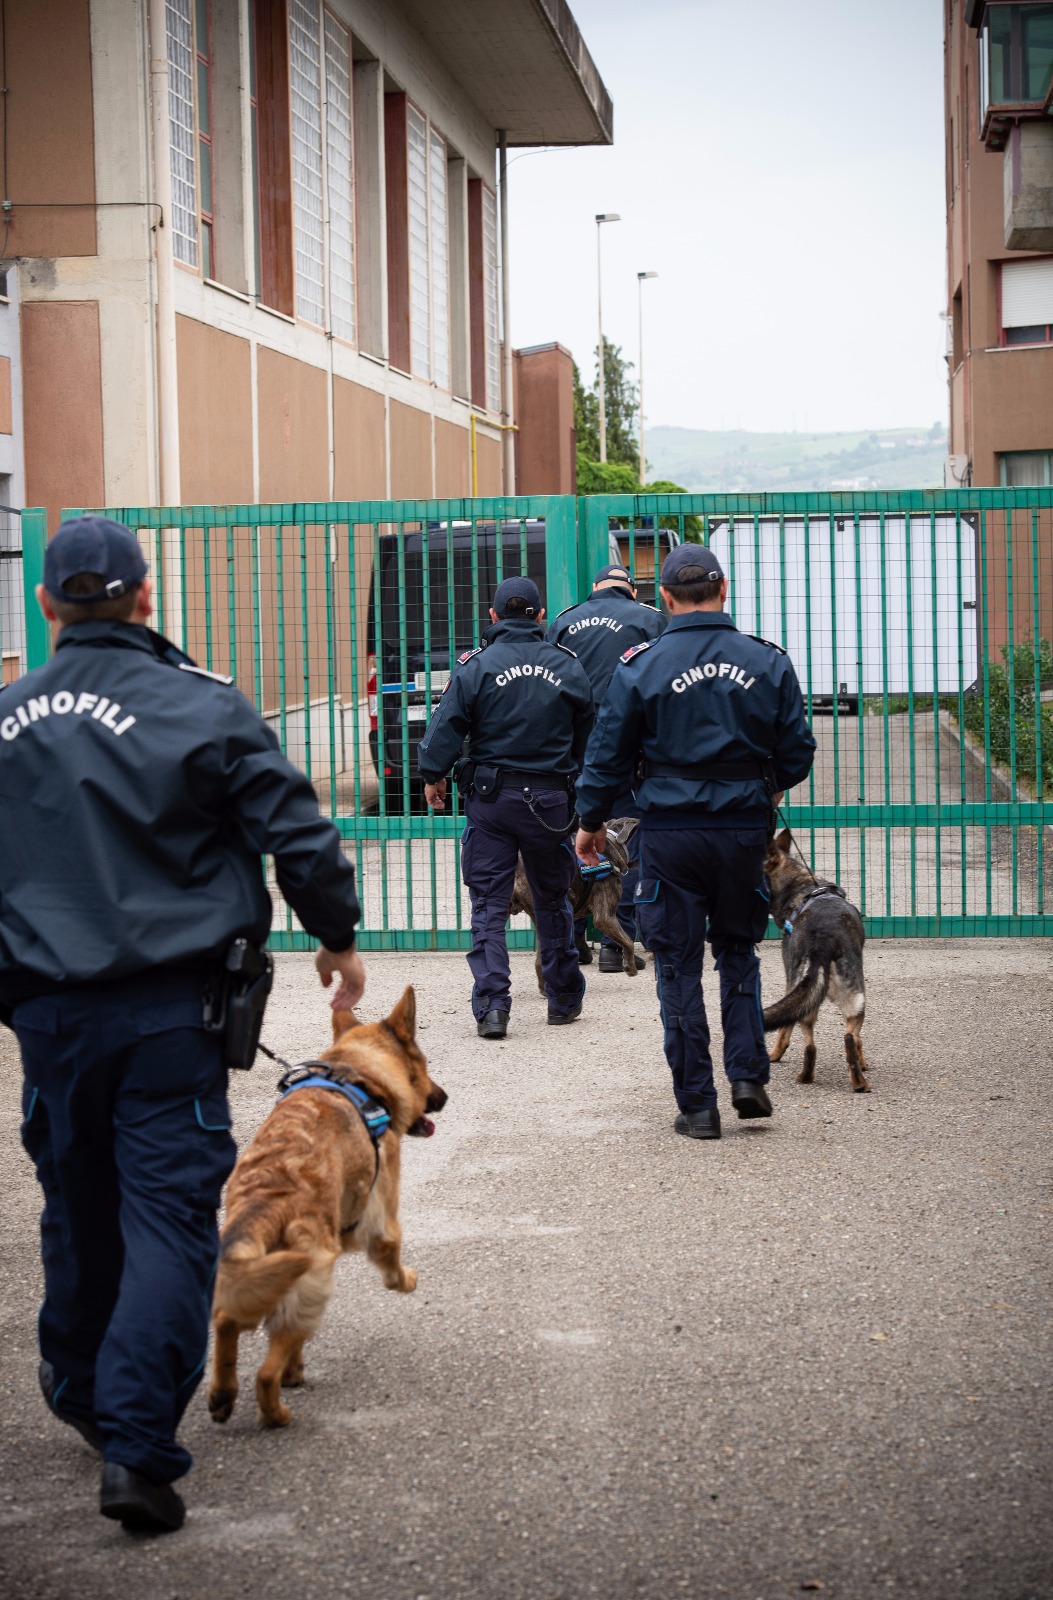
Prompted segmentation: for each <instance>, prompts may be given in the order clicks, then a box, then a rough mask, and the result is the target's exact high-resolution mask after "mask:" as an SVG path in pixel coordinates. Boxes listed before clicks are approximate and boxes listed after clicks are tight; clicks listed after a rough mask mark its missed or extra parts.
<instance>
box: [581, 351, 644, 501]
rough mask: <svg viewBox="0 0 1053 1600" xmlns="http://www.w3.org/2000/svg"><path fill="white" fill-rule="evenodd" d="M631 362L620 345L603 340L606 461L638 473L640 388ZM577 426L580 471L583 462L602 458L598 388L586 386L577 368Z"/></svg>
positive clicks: (596, 460) (597, 460)
mask: <svg viewBox="0 0 1053 1600" xmlns="http://www.w3.org/2000/svg"><path fill="white" fill-rule="evenodd" d="M631 371H632V362H631V361H626V360H624V359H623V357H622V352H621V346H620V345H616V344H611V343H610V341H609V340H608V339H604V341H603V381H604V397H603V398H604V412H605V420H606V424H607V462H608V464H614V463H620V464H622V465H624V466H628V467H632V469H633V471H634V473H635V474H636V475H637V477H639V473H640V452H639V449H638V448H637V441H636V418H637V414H638V398H637V388H636V385H635V383H633V382H632V381H631V379H630V377H629V374H630V372H631ZM574 428H575V431H576V433H577V444H578V462H579V468H578V470H579V473H580V472H581V468H582V464H583V463H587V462H597V463H598V462H599V460H600V401H599V393H598V390H597V389H596V388H592V389H586V388H585V386H584V384H583V383H582V381H581V374H580V372H579V371H578V369H577V366H575V368H574Z"/></svg>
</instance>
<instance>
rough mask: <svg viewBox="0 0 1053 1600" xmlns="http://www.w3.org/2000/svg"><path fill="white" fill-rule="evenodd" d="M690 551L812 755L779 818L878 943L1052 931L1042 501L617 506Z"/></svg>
mask: <svg viewBox="0 0 1053 1600" xmlns="http://www.w3.org/2000/svg"><path fill="white" fill-rule="evenodd" d="M583 517H584V527H583V542H584V544H585V546H586V549H587V552H588V557H589V558H590V559H598V557H599V555H600V553H601V551H602V550H603V549H604V547H605V542H606V540H607V538H608V537H609V534H610V532H611V530H612V529H615V530H617V531H618V536H619V538H620V539H621V540H622V541H623V543H627V544H630V545H631V544H632V541H633V540H634V538H639V537H640V535H641V533H642V535H643V537H644V539H645V540H646V541H647V544H648V546H650V545H651V544H652V543H653V540H654V538H655V532H654V530H655V527H656V525H657V528H658V530H659V531H658V537H659V539H661V538H662V537H663V536H664V537H665V538H667V539H668V538H669V537H676V536H677V535H680V536H687V537H694V538H699V539H702V540H703V541H704V542H706V543H707V544H710V545H711V546H712V547H713V549H714V550H715V552H716V553H717V555H718V556H719V558H720V560H721V564H722V566H723V568H724V571H725V573H726V574H727V576H728V580H729V600H728V607H729V610H730V612H731V614H732V616H733V617H734V619H735V622H736V624H737V625H738V626H739V627H740V628H742V629H744V630H745V631H747V632H750V633H757V634H760V635H762V636H764V637H766V638H768V639H771V640H773V641H774V642H775V643H777V644H779V645H781V646H782V648H784V649H786V650H787V651H788V652H789V654H790V656H791V658H792V659H793V662H794V665H795V667H796V668H797V672H798V675H799V677H800V680H801V685H802V689H803V691H804V696H805V702H806V706H807V710H808V714H809V719H810V721H811V722H812V725H813V728H814V731H815V734H816V738H817V741H818V750H817V755H816V761H815V767H814V769H813V772H812V774H811V776H810V778H809V779H808V782H807V783H806V784H803V785H801V786H800V788H799V789H797V790H795V791H793V792H792V794H791V796H790V804H789V805H788V807H787V808H786V809H787V815H788V818H789V820H790V823H791V825H792V827H793V829H794V831H795V833H796V834H797V835H798V837H799V839H800V842H801V843H802V845H803V847H804V850H805V854H806V855H807V856H808V857H809V859H810V861H811V862H812V864H813V866H814V869H815V870H816V871H817V872H819V873H821V874H823V875H826V876H829V877H831V878H834V879H835V880H836V881H838V882H840V883H842V884H844V886H845V887H846V889H847V890H848V892H849V894H850V896H851V897H852V898H853V899H854V900H855V901H856V902H857V903H858V904H859V905H860V907H861V909H862V910H863V911H864V913H865V915H866V919H867V928H868V930H869V931H870V932H871V933H872V934H876V935H903V934H911V935H937V934H942V935H949V934H990V935H1006V934H1024V933H1045V934H1049V933H1053V886H1051V885H1050V881H1049V878H1050V872H1049V867H1050V863H1051V861H1053V850H1051V846H1053V656H1051V641H1053V490H1050V489H1018V490H967V491H953V492H946V493H943V492H937V491H912V492H907V493H901V494H877V493H851V494H825V495H823V494H808V495H805V494H792V495H791V494H788V495H675V496H664V495H662V496H656V495H638V496H630V495H619V496H599V495H597V496H590V497H589V498H588V500H586V501H585V502H584V512H583Z"/></svg>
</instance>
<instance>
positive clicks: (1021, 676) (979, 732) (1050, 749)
mask: <svg viewBox="0 0 1053 1600" xmlns="http://www.w3.org/2000/svg"><path fill="white" fill-rule="evenodd" d="M1001 653H1002V661H1003V663H1004V664H1003V665H1002V666H998V665H997V664H996V665H993V666H992V667H991V668H990V669H989V671H988V694H987V705H988V712H989V716H990V723H991V757H992V759H993V760H995V761H997V762H998V763H999V765H1000V766H1003V767H1008V766H1009V765H1010V755H1011V731H1010V730H1011V729H1012V728H1013V724H1014V722H1015V724H1016V776H1017V782H1018V783H1022V784H1026V785H1027V787H1028V788H1029V789H1031V790H1033V791H1034V793H1035V794H1036V795H1037V796H1039V797H1041V796H1042V795H1043V794H1049V793H1053V710H1051V708H1050V707H1049V706H1048V705H1043V704H1042V703H1041V702H1040V701H1036V698H1035V645H1034V642H1033V641H1032V640H1030V639H1025V640H1024V642H1023V643H1022V644H1018V645H1015V646H1014V647H1013V649H1012V650H1010V648H1009V646H1008V645H1003V646H1002V652H1001ZM1038 677H1039V683H1040V685H1043V684H1045V685H1048V684H1049V683H1050V681H1051V680H1053V648H1051V646H1050V642H1049V640H1048V639H1039V641H1038ZM964 707H965V726H966V727H967V728H968V729H969V731H970V733H973V734H975V735H976V736H977V738H979V739H981V740H982V739H983V736H984V697H983V696H982V695H977V696H975V697H973V696H970V697H969V698H968V699H967V700H966V701H965V702H964ZM1040 732H1041V743H1042V767H1041V772H1040V771H1039V763H1038V754H1039V735H1040Z"/></svg>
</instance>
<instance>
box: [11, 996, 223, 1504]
mask: <svg viewBox="0 0 1053 1600" xmlns="http://www.w3.org/2000/svg"><path fill="white" fill-rule="evenodd" d="M203 987H204V978H203V977H202V976H201V975H192V974H189V973H172V974H169V975H167V976H165V977H162V976H157V975H154V974H150V975H144V976H142V977H140V978H136V979H134V980H128V981H125V982H121V983H106V984H92V985H90V986H84V987H82V988H77V989H70V990H68V991H66V992H64V993H62V994H61V995H49V996H47V997H44V998H40V999H36V1000H27V1001H23V1002H22V1003H21V1004H20V1005H17V1006H16V1007H15V1010H14V1016H13V1019H12V1025H13V1027H14V1030H15V1033H16V1034H17V1036H18V1042H19V1045H20V1047H21V1051H22V1062H23V1066H24V1069H25V1089H24V1099H23V1117H24V1121H23V1124H22V1142H23V1144H24V1145H25V1148H26V1150H27V1151H28V1152H29V1155H30V1156H31V1157H32V1159H33V1161H34V1163H35V1165H36V1169H37V1177H38V1178H39V1180H40V1185H41V1188H42V1189H43V1191H44V1201H45V1205H44V1211H43V1215H42V1217H41V1237H42V1254H43V1260H44V1303H43V1306H42V1307H41V1311H40V1353H41V1356H42V1357H43V1359H44V1360H45V1361H48V1362H50V1363H51V1366H52V1367H53V1369H54V1374H55V1380H54V1394H55V1400H56V1404H57V1407H58V1409H59V1410H60V1411H62V1412H68V1413H69V1414H70V1415H73V1416H77V1417H80V1418H83V1419H86V1420H94V1422H95V1424H96V1426H97V1427H98V1430H99V1432H100V1433H101V1434H102V1437H103V1440H104V1450H103V1455H104V1458H105V1459H106V1460H107V1461H114V1462H120V1463H122V1464H123V1465H124V1466H127V1467H131V1468H132V1469H133V1470H134V1471H136V1472H139V1473H141V1474H142V1475H143V1477H145V1478H149V1479H150V1480H152V1481H153V1482H155V1483H170V1482H171V1481H172V1480H173V1479H174V1478H178V1477H181V1476H182V1475H183V1473H185V1472H186V1471H188V1469H189V1468H190V1466H191V1464H192V1458H191V1456H190V1455H189V1453H188V1452H187V1451H186V1450H184V1449H183V1448H182V1447H181V1446H180V1445H178V1444H177V1443H176V1438H175V1434H176V1427H177V1425H178V1423H179V1420H180V1418H181V1416H182V1414H183V1411H184V1410H185V1408H186V1406H187V1403H188V1402H189V1400H190V1398H191V1396H192V1395H193V1393H194V1390H195V1389H196V1388H197V1385H198V1383H199V1382H200V1379H201V1375H202V1371H203V1368H204V1362H205V1350H206V1345H207V1341H208V1328H209V1313H210V1303H211V1298H212V1285H213V1280H214V1277H215V1269H216V1259H217V1254H218V1236H217V1230H216V1211H217V1208H218V1206H219V1200H220V1194H221V1192H222V1189H223V1184H224V1183H225V1181H226V1179H227V1177H228V1176H229V1174H230V1171H231V1168H232V1167H233V1165H234V1157H235V1147H234V1140H233V1139H232V1137H231V1134H230V1131H229V1130H230V1113H229V1109H228V1106H227V1092H226V1091H227V1074H226V1068H225V1066H224V1063H223V1059H222V1053H221V1047H220V1042H219V1038H218V1036H217V1035H215V1034H210V1033H206V1032H205V1031H204V1029H203V1028H202V1026H201V999H202V990H203Z"/></svg>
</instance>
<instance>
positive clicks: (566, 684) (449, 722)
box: [417, 578, 593, 1039]
mask: <svg viewBox="0 0 1053 1600" xmlns="http://www.w3.org/2000/svg"><path fill="white" fill-rule="evenodd" d="M544 615H545V613H544V611H543V609H542V606H541V596H540V594H539V593H538V590H537V585H536V584H534V583H532V582H531V580H530V579H529V578H506V579H505V581H504V582H503V583H501V584H499V585H498V588H497V592H496V594H495V595H494V603H493V606H492V607H491V609H490V620H491V624H492V625H491V626H490V627H489V628H487V630H486V633H485V634H484V638H483V644H482V645H480V647H479V648H478V649H477V650H467V651H465V653H464V654H463V655H462V656H460V657H459V659H458V663H457V667H456V670H455V671H454V673H453V675H452V677H451V678H450V681H449V683H448V684H447V685H446V688H445V690H444V691H443V696H442V699H441V700H440V702H439V704H438V706H437V708H436V711H435V715H434V716H433V717H432V719H431V722H430V723H429V725H428V728H427V731H426V733H425V735H424V738H423V739H422V740H421V742H420V745H419V746H418V750H417V762H418V765H419V767H420V773H421V776H422V778H423V779H424V783H425V790H424V793H425V798H426V800H427V802H428V804H429V805H430V806H433V807H434V808H435V809H436V810H439V811H441V810H442V809H443V807H444V805H445V802H446V774H447V773H448V772H449V771H450V769H451V767H452V766H453V764H454V762H455V761H456V760H457V758H458V756H459V755H460V754H461V747H462V745H463V743H464V741H465V739H467V740H468V749H467V756H466V766H464V767H462V768H461V769H459V777H458V781H459V782H461V783H462V785H466V792H467V798H466V800H465V808H464V810H465V818H466V823H467V825H466V827H465V830H464V833H463V834H462V836H461V871H462V873H463V875H464V881H465V883H466V884H467V885H468V889H469V892H470V894H471V899H472V949H471V952H470V954H469V956H468V965H469V967H470V968H471V971H472V977H473V978H474V980H475V982H474V986H473V988H472V1011H473V1012H474V1014H475V1019H476V1024H477V1030H478V1032H479V1035H480V1037H481V1038H483V1039H503V1038H504V1037H505V1035H506V1033H507V1031H508V1017H509V1013H510V1011H511V1009H512V998H511V972H510V969H509V965H508V946H507V944H506V942H505V923H506V922H507V921H508V908H509V904H510V902H511V899H512V886H513V882H514V879H515V871H516V858H517V857H518V856H520V855H521V856H522V857H523V866H524V867H525V869H526V875H527V881H528V883H529V884H530V892H531V895H532V896H533V900H534V920H535V923H536V925H537V936H538V944H539V947H540V950H541V977H542V981H543V983H544V986H545V994H546V997H547V999H548V1020H549V1022H550V1023H552V1024H554V1025H560V1024H564V1023H569V1022H573V1021H575V1019H576V1018H577V1017H579V1016H580V1015H581V1004H582V996H583V994H584V992H585V983H584V980H583V979H582V977H581V974H580V972H579V971H578V958H577V953H576V951H575V949H574V942H573V919H572V917H571V911H570V905H569V902H568V900H567V890H568V889H569V888H570V881H571V879H572V878H573V876H574V872H575V870H576V863H575V860H574V849H573V844H572V842H571V840H570V838H569V836H568V832H569V824H570V822H571V804H570V787H571V785H572V782H573V779H574V777H575V775H576V774H577V773H578V771H579V770H580V768H581V762H582V757H583V756H584V753H585V745H586V743H587V741H588V737H589V731H590V729H591V728H592V722H593V704H592V690H591V689H590V687H589V680H588V678H587V677H586V675H585V673H584V671H583V670H582V668H581V666H580V665H579V663H578V661H577V660H576V658H575V656H574V654H573V652H572V651H570V650H567V649H565V648H564V647H563V646H562V645H553V644H548V643H547V642H546V640H545V633H544V629H543V628H542V626H541V620H542V618H543V617H544Z"/></svg>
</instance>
